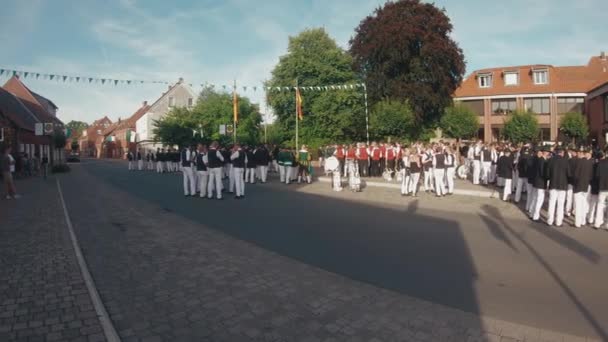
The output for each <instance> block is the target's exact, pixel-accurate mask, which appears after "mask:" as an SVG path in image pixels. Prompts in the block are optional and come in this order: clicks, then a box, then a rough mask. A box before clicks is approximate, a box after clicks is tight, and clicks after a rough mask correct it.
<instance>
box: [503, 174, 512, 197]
mask: <svg viewBox="0 0 608 342" xmlns="http://www.w3.org/2000/svg"><path fill="white" fill-rule="evenodd" d="M501 179H502V181H503V182H504V185H505V187H504V189H503V191H502V200H503V201H506V200H508V199H509V196H511V190H513V188H512V187H511V183H512V182H513V180H512V179H510V178H501Z"/></svg>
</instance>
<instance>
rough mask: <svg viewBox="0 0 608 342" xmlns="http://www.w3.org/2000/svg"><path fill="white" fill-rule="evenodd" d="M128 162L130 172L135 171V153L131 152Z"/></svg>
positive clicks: (128, 155) (128, 154)
mask: <svg viewBox="0 0 608 342" xmlns="http://www.w3.org/2000/svg"><path fill="white" fill-rule="evenodd" d="M127 160H128V161H129V171H131V170H133V169H134V168H133V152H131V151H129V152H128V153H127Z"/></svg>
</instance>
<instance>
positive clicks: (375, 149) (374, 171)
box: [369, 142, 382, 177]
mask: <svg viewBox="0 0 608 342" xmlns="http://www.w3.org/2000/svg"><path fill="white" fill-rule="evenodd" d="M369 152H370V153H369V154H370V158H371V161H370V167H369V175H370V177H379V176H380V175H381V173H380V159H382V150H381V149H380V147H379V146H378V145H377V144H376V143H375V142H373V143H372V148H371V149H370V151H369Z"/></svg>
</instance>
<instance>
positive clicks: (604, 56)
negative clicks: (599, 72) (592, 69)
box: [600, 51, 606, 61]
mask: <svg viewBox="0 0 608 342" xmlns="http://www.w3.org/2000/svg"><path fill="white" fill-rule="evenodd" d="M600 58H601V59H602V60H603V61H605V60H606V51H602V52H600Z"/></svg>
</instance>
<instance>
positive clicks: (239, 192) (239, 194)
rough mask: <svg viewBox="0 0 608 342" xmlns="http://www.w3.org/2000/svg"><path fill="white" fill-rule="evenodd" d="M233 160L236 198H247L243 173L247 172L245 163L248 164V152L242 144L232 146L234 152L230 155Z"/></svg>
mask: <svg viewBox="0 0 608 342" xmlns="http://www.w3.org/2000/svg"><path fill="white" fill-rule="evenodd" d="M230 160H231V161H232V172H233V173H234V175H233V176H232V177H233V178H234V186H235V196H234V199H237V200H238V199H243V198H245V182H244V180H243V176H244V175H243V173H244V172H245V165H246V164H247V154H246V153H245V151H243V149H242V148H241V145H239V144H235V145H234V147H233V148H232V154H231V155H230Z"/></svg>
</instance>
